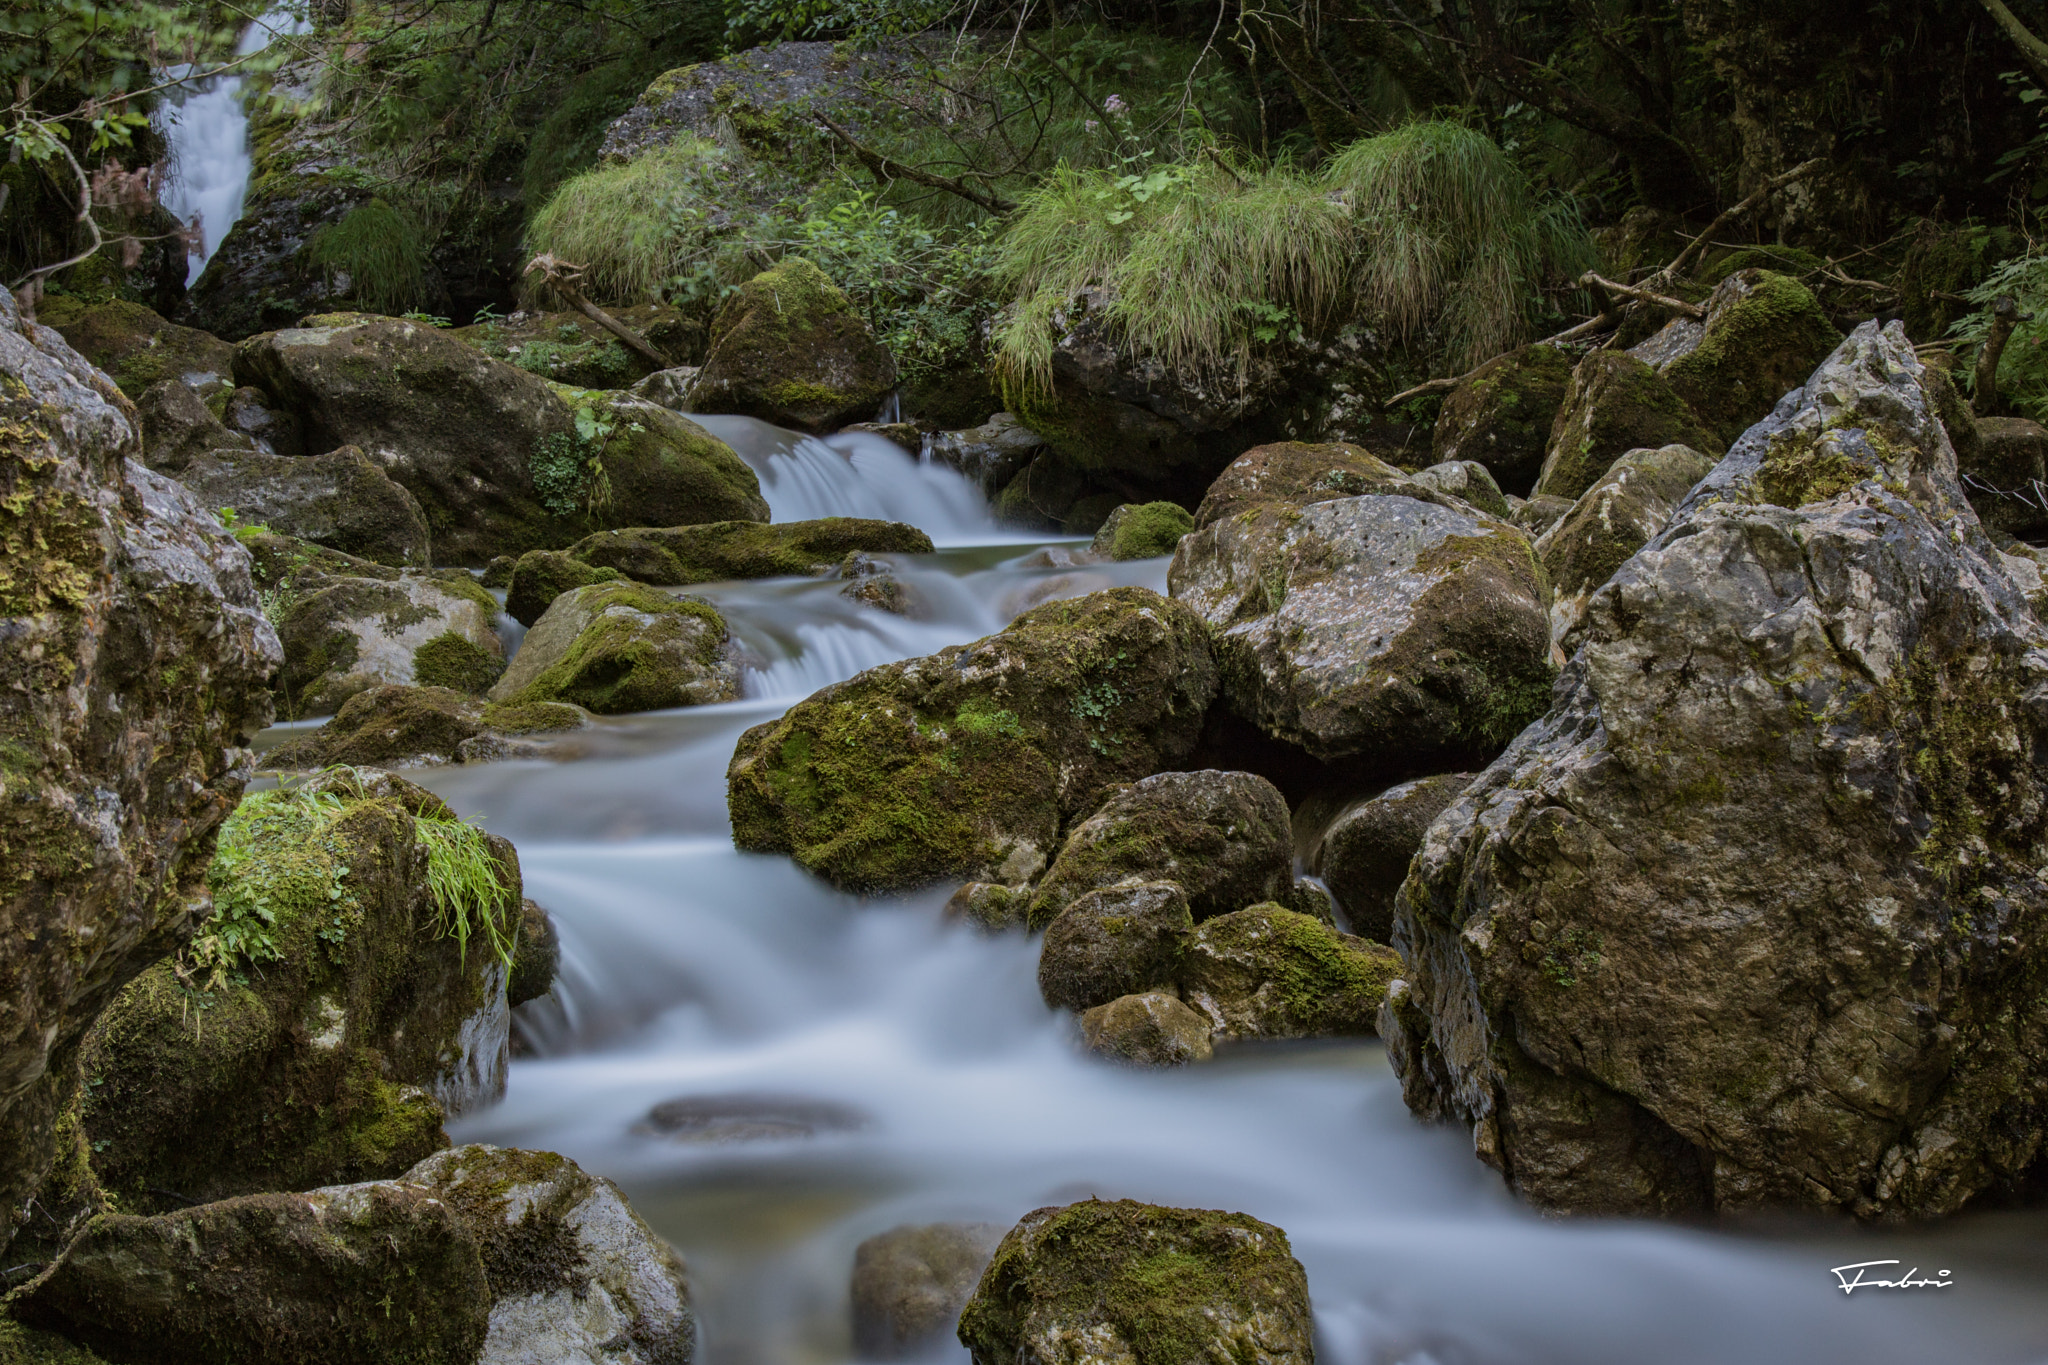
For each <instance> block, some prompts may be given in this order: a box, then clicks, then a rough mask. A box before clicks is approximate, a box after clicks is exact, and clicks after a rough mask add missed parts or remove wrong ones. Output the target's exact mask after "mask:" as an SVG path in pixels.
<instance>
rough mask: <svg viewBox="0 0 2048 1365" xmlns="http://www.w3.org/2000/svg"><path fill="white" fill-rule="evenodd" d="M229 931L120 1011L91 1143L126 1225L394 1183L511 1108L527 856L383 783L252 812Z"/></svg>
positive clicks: (327, 790)
mask: <svg viewBox="0 0 2048 1365" xmlns="http://www.w3.org/2000/svg"><path fill="white" fill-rule="evenodd" d="M207 882H208V886H209V889H210V890H211V891H212V893H213V898H214V913H213V917H212V918H211V919H209V920H208V921H207V922H206V923H205V924H203V925H202V926H201V927H200V930H199V933H198V935H197V937H195V938H194V939H193V940H192V942H191V944H190V945H189V946H188V947H187V948H186V949H185V950H184V952H183V953H181V954H179V955H177V956H175V957H172V958H169V959H166V960H165V961H163V962H160V963H158V964H156V965H155V966H153V967H151V968H150V969H149V970H148V971H146V972H144V973H143V974H142V975H141V976H140V977H138V978H137V979H136V980H135V981H134V982H132V983H131V984H130V985H129V986H128V987H127V989H126V990H124V991H123V992H122V993H121V994H120V996H118V997H117V998H116V999H115V1001H114V1002H113V1004H111V1005H110V1006H108V1008H107V1010H106V1012H105V1013H104V1014H102V1015H101V1016H100V1018H99V1020H98V1022H97V1023H96V1024H94V1026H93V1028H92V1031H91V1032H90V1033H89V1034H88V1035H87V1037H86V1040H85V1044H84V1047H83V1051H82V1054H81V1055H82V1059H83V1069H84V1071H85V1073H86V1075H88V1076H89V1077H91V1078H92V1084H91V1085H90V1086H88V1087H87V1088H86V1092H85V1096H84V1100H83V1103H82V1108H81V1114H80V1124H81V1127H82V1129H83V1132H84V1134H85V1137H86V1140H87V1143H88V1145H89V1146H90V1148H91V1150H92V1156H91V1164H92V1170H93V1173H94V1176H95V1177H96V1179H97V1181H98V1183H99V1185H100V1186H101V1187H102V1188H103V1189H105V1190H106V1191H107V1192H108V1193H110V1194H112V1195H113V1196H114V1197H115V1198H116V1199H117V1200H118V1201H119V1206H120V1207H121V1208H122V1209H124V1210H126V1211H128V1212H131V1213H142V1212H151V1211H158V1210H162V1209H164V1208H167V1207H171V1206H175V1205H177V1204H178V1203H180V1202H185V1203H190V1202H195V1201H197V1202H204V1201H206V1200H210V1199H221V1198H226V1197H228V1196H231V1195H241V1194H254V1193H258V1192H260V1191H264V1190H280V1189H306V1188H309V1187H311V1186H314V1185H328V1184H337V1183H341V1182H346V1181H354V1180H375V1179H382V1178H386V1177H390V1176H396V1175H398V1174H400V1173H402V1172H403V1171H405V1170H406V1168H408V1167H409V1166H411V1165H412V1164H413V1163H414V1162H416V1161H419V1160H420V1159H421V1158H423V1157H425V1156H427V1155H428V1154H429V1153H431V1152H433V1151H435V1150H437V1149H438V1148H441V1147H444V1146H446V1145H447V1141H448V1140H447V1138H446V1136H445V1135H444V1134H443V1133H442V1131H441V1124H442V1121H443V1119H444V1117H449V1116H455V1115H459V1114H462V1113H464V1112H467V1111H469V1110H472V1109H476V1108H479V1107H481V1106H483V1105H485V1104H488V1103H491V1102H493V1101H495V1100H497V1099H498V1098H499V1096H501V1095H502V1094H503V1093H504V1088H505V1066H506V1060H507V1054H506V1048H507V1042H508V1038H509V1028H510V1022H509V1016H508V1014H507V1006H506V1003H505V985H506V978H507V975H508V973H509V970H510V965H511V949H512V944H513V941H514V935H515V933H516V932H517V929H518V915H519V906H520V881H519V861H518V856H517V854H516V853H515V852H514V851H513V849H512V846H511V844H509V843H507V842H506V841H505V840H503V839H501V838H498V837H496V836H494V835H490V834H486V833H484V832H483V831H482V830H479V829H476V828H474V827H472V826H469V825H465V824H463V823H461V822H460V821H459V820H458V819H457V818H456V816H455V813H454V812H453V811H451V810H450V809H449V808H448V807H447V806H446V805H444V804H442V802H441V800H440V799H439V798H438V797H436V796H433V795H432V794H430V793H428V792H426V791H423V790H421V789H420V788H418V787H415V786H413V785H411V784H410V783H408V782H406V781H404V780H403V779H401V778H398V777H394V776H392V775H391V774H388V773H377V774H371V775H365V774H361V773H357V772H354V771H351V770H348V769H336V770H333V771H330V772H326V773H322V774H320V775H319V776H317V777H314V778H312V779H311V780H309V781H308V782H307V783H305V784H303V785H300V786H297V787H292V788H289V789H284V790H273V791H267V792H262V793H259V794H257V795H255V796H252V797H250V798H249V799H248V800H246V801H244V802H243V803H242V805H241V807H240V808H239V809H238V810H236V812H235V814H234V815H233V816H231V817H230V818H229V820H228V823H227V825H226V827H225V828H224V830H223V832H222V834H221V849H220V853H219V855H218V856H217V857H216V858H215V860H214V863H213V866H212V868H211V869H210V870H209V872H208V875H207Z"/></svg>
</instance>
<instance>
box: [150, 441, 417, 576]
mask: <svg viewBox="0 0 2048 1365" xmlns="http://www.w3.org/2000/svg"><path fill="white" fill-rule="evenodd" d="M178 482H180V483H182V484H184V485H185V487H187V488H189V489H191V490H192V492H194V493H195V494H197V495H198V496H199V498H200V499H201V500H202V501H204V502H205V503H206V505H207V506H209V507H215V508H223V509H227V510H231V511H233V512H234V513H235V514H236V516H237V518H238V519H239V520H240V521H242V522H244V523H247V524H250V525H258V526H264V527H267V528H269V529H270V530H272V531H275V532H277V533H278V534H280V535H287V536H296V537H297V538H299V539H300V540H307V541H311V542H312V543H313V544H315V545H325V546H327V547H328V548H329V549H332V550H340V551H341V552H342V553H344V554H351V555H358V556H360V557H361V558H364V559H367V560H369V561H371V562H372V563H374V564H385V565H389V566H390V567H392V568H397V569H403V568H419V569H424V568H426V567H428V566H429V565H430V564H431V563H432V562H433V554H432V550H431V548H430V543H429V540H428V536H427V519H426V516H425V514H423V513H422V512H421V511H420V505H419V504H418V503H417V502H415V501H414V500H413V496H412V494H410V493H408V492H406V491H405V489H404V488H403V487H401V486H400V485H398V484H396V483H393V482H392V481H391V478H390V476H389V475H387V474H386V473H385V472H384V471H383V470H382V469H380V468H379V467H378V466H377V464H376V463H375V462H374V461H372V460H371V459H370V458H369V457H368V456H367V455H365V454H363V452H362V451H361V450H359V449H357V448H356V447H354V446H343V447H341V448H340V449H339V450H332V451H329V452H328V453H327V454H325V455H302V456H298V457H292V456H289V455H266V454H264V453H262V452H261V451H257V450H235V449H215V450H209V451H207V452H205V453H204V454H200V455H196V456H194V457H193V458H192V459H190V460H188V461H187V462H186V463H185V465H184V467H183V468H182V469H181V470H180V471H179V472H178Z"/></svg>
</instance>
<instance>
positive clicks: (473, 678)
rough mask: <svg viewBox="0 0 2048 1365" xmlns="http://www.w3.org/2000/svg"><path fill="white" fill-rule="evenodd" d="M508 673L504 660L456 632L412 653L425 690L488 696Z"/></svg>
mask: <svg viewBox="0 0 2048 1365" xmlns="http://www.w3.org/2000/svg"><path fill="white" fill-rule="evenodd" d="M492 605H493V606H494V607H495V606H496V605H497V604H496V603H493V604H492ZM504 671H505V660H504V658H503V656H501V655H499V654H495V653H493V652H492V651H490V650H488V649H485V648H484V647H483V646H482V645H480V644H477V643H476V642H475V641H474V640H470V639H467V638H465V637H463V636H461V635H457V634H456V633H455V632H454V631H452V630H447V631H443V632H441V633H440V634H439V635H436V636H435V637H434V638H433V639H431V640H429V641H427V642H426V643H425V644H423V645H421V646H420V647H419V648H418V649H416V650H414V651H413V653H412V675H413V679H414V680H415V681H416V682H418V683H419V685H420V686H422V687H445V688H448V689H450V690H451V691H456V692H472V693H477V694H481V693H484V692H488V691H489V690H490V687H491V684H492V683H494V682H496V681H497V680H498V678H499V676H500V675H502V674H503V673H504Z"/></svg>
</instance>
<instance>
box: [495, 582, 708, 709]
mask: <svg viewBox="0 0 2048 1365" xmlns="http://www.w3.org/2000/svg"><path fill="white" fill-rule="evenodd" d="M739 684H740V664H739V657H738V652H737V648H736V646H735V645H734V643H733V640H732V635H731V632H730V631H728V630H727V629H726V625H725V618H724V617H722V616H720V615H719V614H718V610H717V608H715V607H713V606H712V605H711V604H710V603H708V602H705V601H703V600H701V599H699V598H694V597H671V596H669V595H668V594H667V593H665V592H661V591H658V590H656V589H654V588H650V587H646V586H644V585H642V584H639V583H598V584H593V585H592V586H590V587H586V588H577V589H575V590H573V591H571V592H566V593H563V594H562V595H561V596H560V597H557V598H556V599H555V601H554V604H553V605H551V606H550V607H549V608H548V609H547V611H546V612H545V613H543V614H542V616H541V618H540V620H538V621H536V622H535V623H534V626H533V629H532V630H530V631H528V632H527V633H526V639H525V641H524V642H523V643H521V645H520V646H519V653H518V654H516V655H515V656H513V659H512V664H511V666H510V667H509V668H507V669H506V670H505V676H504V677H502V678H500V679H499V680H498V681H497V683H496V685H495V686H493V687H492V688H491V693H490V695H491V700H492V701H494V702H498V703H500V704H502V705H506V706H531V705H535V704H537V703H542V702H569V703H571V704H573V705H576V706H581V707H583V708H584V709H586V710H589V711H595V712H596V713H597V714H599V715H601V716H613V715H619V714H622V713H624V712H628V711H658V710H663V709H665V708H667V707H671V706H702V705H704V704H706V703H708V702H720V701H732V700H734V699H735V698H737V697H738V696H739Z"/></svg>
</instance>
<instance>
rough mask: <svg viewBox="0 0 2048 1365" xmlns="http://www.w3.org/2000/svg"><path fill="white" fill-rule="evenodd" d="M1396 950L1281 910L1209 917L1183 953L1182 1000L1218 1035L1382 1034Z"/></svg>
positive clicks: (1397, 966) (1396, 970) (1397, 968)
mask: <svg viewBox="0 0 2048 1365" xmlns="http://www.w3.org/2000/svg"><path fill="white" fill-rule="evenodd" d="M1400 974H1401V959H1400V957H1399V956H1398V955H1397V954H1396V953H1395V952H1394V950H1393V949H1391V948H1388V947H1385V946H1383V945H1381V944H1378V943H1373V942H1371V941H1369V940H1367V939H1363V938H1359V937H1357V936H1356V935H1353V934H1346V933H1340V932H1339V931H1337V930H1335V929H1332V928H1331V927H1330V926H1329V925H1327V924H1324V923H1322V922H1321V921H1320V920H1315V919H1311V918H1309V917H1308V916H1307V915H1298V914H1295V913H1294V912H1293V911H1291V910H1286V909H1283V908H1281V907H1280V906H1278V905H1275V904H1266V905H1254V906H1249V907H1247V908H1246V909H1243V910H1239V911H1236V912H1234V913H1232V914H1228V915H1219V916H1217V917H1216V918H1215V919H1211V920H1205V921H1203V922H1202V923H1201V924H1200V925H1199V926H1197V927H1196V929H1195V932H1194V934H1193V935H1192V936H1191V937H1190V938H1189V939H1188V940H1187V944H1186V947H1185V950H1184V951H1183V953H1182V956H1181V970H1180V984H1181V996H1182V998H1183V999H1185V1000H1186V1001H1187V1003H1188V1004H1189V1005H1190V1006H1192V1007H1193V1008H1194V1009H1196V1010H1197V1011H1199V1012H1200V1013H1202V1014H1203V1015H1205V1016H1207V1017H1208V1020H1209V1022H1210V1024H1211V1026H1213V1027H1214V1029H1215V1036H1216V1037H1217V1039H1219V1040H1222V1039H1243V1038H1328V1037H1334V1036H1342V1035H1356V1034H1365V1035H1369V1034H1372V1033H1374V1032H1376V1031H1377V1019H1378V1014H1379V1008H1380V1002H1381V1001H1383V1000H1384V999H1385V998H1386V994H1387V983H1388V982H1390V981H1392V980H1393V979H1394V978H1395V977H1397V976H1399V975H1400Z"/></svg>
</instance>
